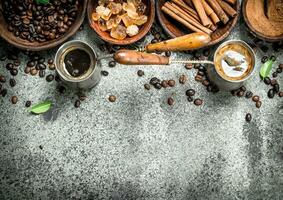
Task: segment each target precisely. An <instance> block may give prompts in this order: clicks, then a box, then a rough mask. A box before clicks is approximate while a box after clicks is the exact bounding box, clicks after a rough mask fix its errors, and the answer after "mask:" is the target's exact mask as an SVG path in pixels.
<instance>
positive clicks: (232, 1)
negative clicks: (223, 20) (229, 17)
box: [225, 0, 237, 5]
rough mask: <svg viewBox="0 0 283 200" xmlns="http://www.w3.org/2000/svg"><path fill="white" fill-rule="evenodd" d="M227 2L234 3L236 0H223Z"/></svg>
mask: <svg viewBox="0 0 283 200" xmlns="http://www.w3.org/2000/svg"><path fill="white" fill-rule="evenodd" d="M225 1H226V2H227V3H230V4H232V5H234V4H235V3H236V1H237V0H225Z"/></svg>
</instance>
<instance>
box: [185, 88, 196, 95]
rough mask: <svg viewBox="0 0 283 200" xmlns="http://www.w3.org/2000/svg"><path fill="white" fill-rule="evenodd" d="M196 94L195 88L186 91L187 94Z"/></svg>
mask: <svg viewBox="0 0 283 200" xmlns="http://www.w3.org/2000/svg"><path fill="white" fill-rule="evenodd" d="M195 94H196V91H195V90H194V89H188V90H187V91H186V95H187V96H191V97H192V96H194V95H195Z"/></svg>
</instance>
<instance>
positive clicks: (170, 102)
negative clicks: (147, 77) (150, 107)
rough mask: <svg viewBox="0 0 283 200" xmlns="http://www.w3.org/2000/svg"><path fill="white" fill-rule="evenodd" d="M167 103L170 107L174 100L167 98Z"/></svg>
mask: <svg viewBox="0 0 283 200" xmlns="http://www.w3.org/2000/svg"><path fill="white" fill-rule="evenodd" d="M167 103H168V105H169V106H172V105H173V104H174V99H173V98H172V97H169V98H168V99H167Z"/></svg>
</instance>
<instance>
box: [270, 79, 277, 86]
mask: <svg viewBox="0 0 283 200" xmlns="http://www.w3.org/2000/svg"><path fill="white" fill-rule="evenodd" d="M270 84H271V85H272V86H274V85H276V84H278V82H277V80H276V79H272V80H271V82H270Z"/></svg>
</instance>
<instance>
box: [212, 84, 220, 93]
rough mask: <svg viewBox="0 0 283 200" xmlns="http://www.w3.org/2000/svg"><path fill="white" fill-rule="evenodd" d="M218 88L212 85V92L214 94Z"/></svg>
mask: <svg viewBox="0 0 283 200" xmlns="http://www.w3.org/2000/svg"><path fill="white" fill-rule="evenodd" d="M219 91H220V90H219V88H218V87H217V86H216V85H213V86H212V93H214V94H216V93H217V92H219Z"/></svg>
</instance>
